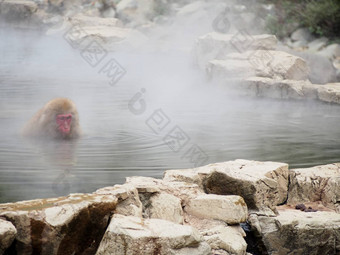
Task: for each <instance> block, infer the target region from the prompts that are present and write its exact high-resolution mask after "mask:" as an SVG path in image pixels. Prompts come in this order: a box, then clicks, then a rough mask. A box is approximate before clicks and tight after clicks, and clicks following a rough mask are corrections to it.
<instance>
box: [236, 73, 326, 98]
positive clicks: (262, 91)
mask: <svg viewBox="0 0 340 255" xmlns="http://www.w3.org/2000/svg"><path fill="white" fill-rule="evenodd" d="M239 86H240V87H241V89H242V90H245V91H246V92H248V93H247V95H251V96H258V97H268V98H278V99H317V98H318V89H319V88H320V85H315V84H311V83H310V82H309V81H308V80H307V81H295V80H278V79H271V78H266V77H249V78H247V79H245V80H244V81H242V82H241V83H240V84H239Z"/></svg>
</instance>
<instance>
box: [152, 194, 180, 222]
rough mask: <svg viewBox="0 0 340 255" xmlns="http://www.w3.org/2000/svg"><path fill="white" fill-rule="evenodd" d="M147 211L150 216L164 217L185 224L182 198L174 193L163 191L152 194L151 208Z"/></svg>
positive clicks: (154, 217) (155, 217)
mask: <svg viewBox="0 0 340 255" xmlns="http://www.w3.org/2000/svg"><path fill="white" fill-rule="evenodd" d="M145 211H146V212H147V213H146V214H147V215H148V218H153V219H163V220H168V221H172V222H174V223H177V224H183V210H182V205H181V200H180V199H179V198H177V197H175V196H173V195H170V194H166V193H161V194H156V195H153V196H151V198H150V201H149V208H148V209H146V210H145Z"/></svg>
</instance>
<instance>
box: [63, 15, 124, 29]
mask: <svg viewBox="0 0 340 255" xmlns="http://www.w3.org/2000/svg"><path fill="white" fill-rule="evenodd" d="M68 22H69V23H70V24H72V25H80V26H81V27H88V26H106V27H123V23H122V22H121V21H120V20H119V19H116V18H101V17H93V16H86V15H83V14H77V15H75V16H72V17H70V18H68Z"/></svg>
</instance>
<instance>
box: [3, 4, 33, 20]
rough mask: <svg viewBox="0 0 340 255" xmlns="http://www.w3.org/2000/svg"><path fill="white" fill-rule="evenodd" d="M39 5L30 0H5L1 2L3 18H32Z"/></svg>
mask: <svg viewBox="0 0 340 255" xmlns="http://www.w3.org/2000/svg"><path fill="white" fill-rule="evenodd" d="M37 10H38V5H37V4H36V3H35V2H33V1H29V0H3V1H1V2H0V14H1V18H4V19H5V20H6V21H22V20H27V19H29V18H31V16H32V15H33V13H35V12H36V11H37Z"/></svg>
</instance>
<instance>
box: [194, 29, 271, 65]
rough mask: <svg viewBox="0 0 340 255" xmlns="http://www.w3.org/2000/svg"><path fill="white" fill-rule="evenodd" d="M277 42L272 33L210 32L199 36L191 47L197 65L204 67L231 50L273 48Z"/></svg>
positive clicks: (222, 57) (225, 55) (224, 56)
mask: <svg viewBox="0 0 340 255" xmlns="http://www.w3.org/2000/svg"><path fill="white" fill-rule="evenodd" d="M276 44H277V39H276V37H275V36H274V35H267V34H263V35H249V34H246V33H245V34H241V33H238V34H223V33H217V32H211V33H208V34H206V35H203V36H201V37H199V38H198V39H197V40H196V42H195V45H194V47H193V54H194V58H195V62H196V63H197V65H198V66H199V67H200V68H201V69H204V68H205V67H206V64H207V63H208V62H209V61H211V60H214V59H222V60H223V59H226V57H227V55H228V54H229V53H232V52H244V51H247V50H257V49H264V50H273V49H275V47H276Z"/></svg>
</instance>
